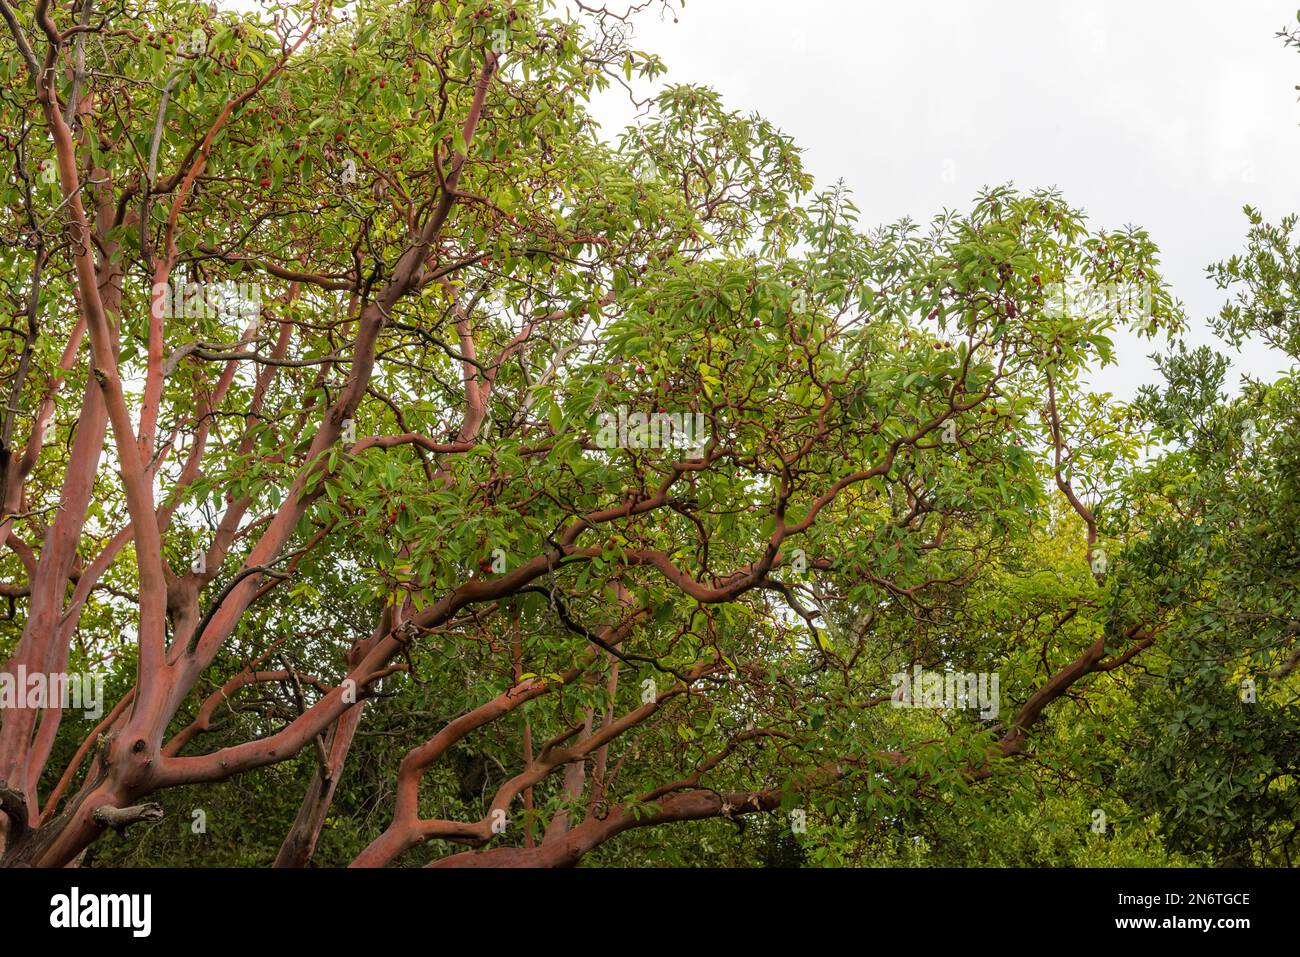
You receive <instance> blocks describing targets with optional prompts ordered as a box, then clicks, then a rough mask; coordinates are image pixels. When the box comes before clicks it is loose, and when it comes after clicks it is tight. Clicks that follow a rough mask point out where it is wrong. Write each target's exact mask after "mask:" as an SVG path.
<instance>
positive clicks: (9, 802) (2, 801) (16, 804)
mask: <svg viewBox="0 0 1300 957" xmlns="http://www.w3.org/2000/svg"><path fill="white" fill-rule="evenodd" d="M0 811H3V812H4V813H5V815H6V816H7V817H8V818H9V820H10V821H11V822H12V825H13V830H12V831H11V832H10V839H11V840H12V839H13V838H14V837H16V836H18V835H19V834H21V833H22V832H23V831H25V830H27V799H26V798H25V797H23V796H22V794H21V793H20V792H18V791H16V790H14V789H13V788H11V787H10V786H9V784H8V782H6V781H2V780H0Z"/></svg>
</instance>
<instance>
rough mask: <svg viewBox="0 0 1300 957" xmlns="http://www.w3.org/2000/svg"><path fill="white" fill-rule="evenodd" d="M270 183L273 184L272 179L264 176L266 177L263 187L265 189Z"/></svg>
mask: <svg viewBox="0 0 1300 957" xmlns="http://www.w3.org/2000/svg"><path fill="white" fill-rule="evenodd" d="M270 185H271V181H270V180H269V179H266V178H265V177H264V178H263V179H262V188H263V189H265V188H266V187H268V186H270Z"/></svg>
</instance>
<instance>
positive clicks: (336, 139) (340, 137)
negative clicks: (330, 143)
mask: <svg viewBox="0 0 1300 957" xmlns="http://www.w3.org/2000/svg"><path fill="white" fill-rule="evenodd" d="M334 142H335V143H342V142H343V134H342V133H335V134H334Z"/></svg>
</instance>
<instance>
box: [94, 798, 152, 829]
mask: <svg viewBox="0 0 1300 957" xmlns="http://www.w3.org/2000/svg"><path fill="white" fill-rule="evenodd" d="M162 818H163V809H162V807H161V805H158V804H132V805H131V806H130V807H110V806H108V805H104V806H103V807H97V808H95V814H94V819H95V823H96V824H102V825H104V826H105V827H111V828H112V829H113V830H115V831H117V833H118V834H125V833H126V829H127V828H128V827H130V826H131V825H132V824H139V823H140V822H141V821H161V820H162Z"/></svg>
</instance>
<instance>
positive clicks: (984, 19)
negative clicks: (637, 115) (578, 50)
mask: <svg viewBox="0 0 1300 957" xmlns="http://www.w3.org/2000/svg"><path fill="white" fill-rule="evenodd" d="M677 17H678V21H679V22H677V23H676V24H674V23H673V22H672V20H671V18H668V19H661V18H660V17H659V16H658V15H651V16H642V17H641V18H640V20H639V21H638V22H637V27H636V37H635V40H634V44H635V45H636V46H637V47H638V48H639V49H643V50H652V51H655V52H658V53H659V54H660V55H661V56H663V57H664V59H665V60H666V61H667V64H668V66H669V70H670V73H669V79H670V80H671V81H672V82H690V83H700V84H704V85H707V86H711V87H713V88H715V89H717V90H718V91H719V92H721V93H722V94H723V95H724V97H725V99H726V101H727V103H728V105H729V106H731V107H732V108H734V109H741V110H746V111H748V110H756V111H758V112H760V113H762V114H764V115H765V116H766V117H768V118H769V119H771V120H772V121H773V122H775V123H776V124H777V125H778V126H780V127H781V128H782V129H783V130H784V131H785V132H787V133H788V134H790V135H791V136H793V137H794V139H795V141H796V142H797V143H798V144H799V145H800V146H802V147H803V148H804V149H805V150H806V161H807V163H808V165H809V168H810V169H811V170H812V172H813V173H814V174H815V175H816V176H817V178H818V182H819V184H822V185H825V184H829V183H831V182H833V181H834V180H836V179H837V178H841V177H842V178H843V179H844V180H845V181H846V182H847V183H848V184H849V185H850V186H851V187H852V188H853V190H854V192H855V194H856V201H857V204H858V206H859V208H860V209H861V210H862V215H863V222H864V224H874V223H881V222H887V221H891V220H894V219H898V218H900V217H902V216H911V217H912V218H914V219H919V220H925V219H928V218H929V217H930V216H931V215H932V214H933V213H935V212H938V211H939V210H940V209H942V208H944V207H949V208H957V209H961V208H963V207H966V206H968V205H969V203H970V201H971V199H972V197H973V196H974V195H975V193H976V191H977V190H978V189H979V188H980V187H981V186H983V185H988V184H997V183H1003V182H1008V181H1010V182H1013V183H1014V184H1015V185H1016V186H1018V187H1022V188H1030V187H1034V186H1056V187H1058V188H1060V189H1061V190H1062V192H1063V193H1064V195H1065V198H1066V199H1067V200H1068V201H1069V202H1071V203H1073V204H1074V205H1076V206H1079V207H1082V208H1083V209H1084V210H1085V211H1086V212H1087V213H1088V214H1089V217H1090V219H1091V221H1092V223H1093V224H1094V225H1096V226H1103V227H1104V226H1122V225H1124V224H1126V223H1134V224H1137V225H1140V226H1144V227H1146V228H1147V229H1148V230H1149V231H1150V233H1151V235H1152V237H1153V238H1154V239H1155V241H1156V242H1157V244H1158V245H1159V246H1160V247H1161V249H1162V250H1163V253H1164V269H1165V275H1166V276H1167V277H1168V279H1169V280H1170V281H1171V283H1172V285H1173V288H1174V293H1175V295H1176V296H1177V297H1178V298H1180V299H1181V300H1182V301H1183V303H1184V304H1185V306H1186V308H1187V313H1188V316H1189V318H1191V319H1192V320H1193V321H1194V322H1195V323H1196V324H1197V325H1198V326H1200V328H1201V331H1200V332H1199V333H1198V334H1194V335H1193V337H1192V338H1193V340H1194V341H1208V340H1209V339H1210V338H1211V336H1210V334H1209V333H1208V331H1205V330H1204V327H1203V323H1202V322H1201V320H1203V318H1204V317H1205V316H1207V315H1209V314H1211V313H1214V312H1217V311H1218V308H1219V306H1220V305H1221V304H1222V302H1223V299H1224V296H1223V294H1221V293H1220V292H1218V291H1217V290H1216V289H1215V287H1214V284H1213V283H1212V282H1210V281H1209V280H1208V279H1207V278H1206V277H1205V266H1206V265H1208V264H1209V263H1211V262H1214V261H1216V260H1219V259H1223V258H1226V257H1227V256H1229V255H1231V254H1233V253H1235V252H1238V251H1239V250H1241V249H1242V248H1243V245H1244V242H1243V240H1244V236H1245V232H1246V222H1245V218H1244V216H1243V215H1242V214H1241V207H1242V206H1243V205H1244V204H1246V203H1250V204H1252V205H1255V206H1258V207H1259V208H1260V209H1261V210H1262V211H1263V212H1264V214H1265V216H1266V217H1268V218H1270V219H1277V218H1279V217H1281V216H1282V215H1284V214H1286V213H1289V212H1293V211H1300V197H1297V195H1296V190H1295V182H1296V176H1295V172H1296V168H1297V164H1300V104H1297V101H1296V97H1297V91H1296V90H1295V86H1296V84H1297V83H1300V54H1297V52H1296V51H1295V50H1294V49H1288V48H1285V47H1283V45H1282V42H1281V41H1280V40H1278V39H1277V38H1276V37H1275V34H1276V32H1277V31H1278V30H1279V29H1281V28H1283V27H1287V26H1294V25H1295V17H1296V5H1295V0H1286V2H1277V0H1244V2H1234V3H1224V2H1222V0H1220V2H1217V3H1210V2H1204V0H1199V2H1198V0H1192V2H1189V0H1178V2H1174V0H1160V2H1154V0H1143V2H1135V0H1127V2H1126V0H1087V2H1084V0H1077V2H1064V0H1037V2H1035V0H998V2H996V3H995V2H992V0H908V2H905V3H904V2H898V0H892V2H876V0H868V2H854V0H801V2H799V3H790V2H789V0H691V2H690V3H688V4H687V6H686V8H685V9H684V10H678V11H677ZM620 113H623V111H622V110H619V109H613V110H612V111H611V116H613V115H617V114H620ZM626 115H629V114H624V116H626ZM622 118H623V117H620V120H621V119H622ZM1150 351H1152V347H1151V345H1150V344H1149V343H1147V342H1145V341H1139V340H1136V339H1134V340H1123V341H1122V343H1121V347H1120V349H1119V353H1120V363H1119V366H1118V367H1117V368H1116V367H1112V368H1111V369H1109V370H1107V371H1106V372H1103V373H1101V374H1100V375H1098V376H1097V377H1095V378H1094V382H1095V384H1096V385H1097V386H1098V387H1099V388H1103V389H1106V390H1109V391H1112V392H1114V393H1115V394H1116V395H1118V396H1124V397H1127V396H1129V395H1131V394H1132V392H1133V390H1134V389H1135V388H1136V387H1137V386H1138V385H1139V384H1141V383H1142V382H1144V381H1152V380H1153V379H1154V373H1153V367H1152V365H1151V363H1150V362H1149V361H1148V360H1147V359H1146V355H1147V353H1149V352H1150ZM1236 365H1237V368H1238V369H1239V370H1244V371H1249V372H1252V373H1254V374H1257V375H1271V374H1273V373H1275V372H1276V371H1277V370H1279V369H1281V368H1283V367H1284V366H1285V362H1284V361H1283V359H1282V358H1281V357H1279V356H1276V355H1274V354H1271V353H1270V352H1269V351H1268V350H1266V349H1264V348H1262V347H1258V348H1243V351H1242V354H1241V355H1240V356H1238V357H1237V361H1236Z"/></svg>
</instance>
